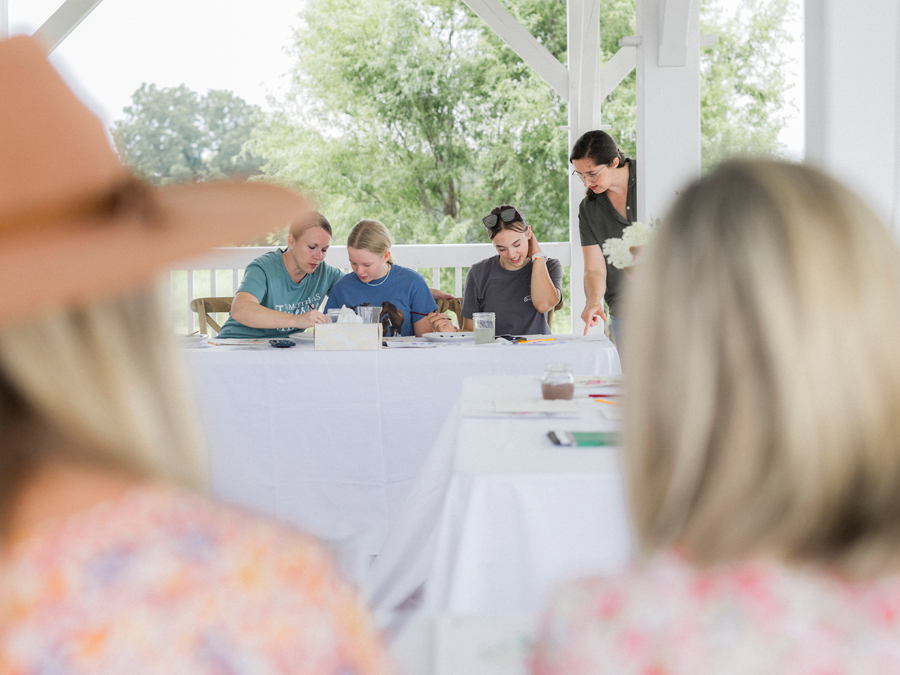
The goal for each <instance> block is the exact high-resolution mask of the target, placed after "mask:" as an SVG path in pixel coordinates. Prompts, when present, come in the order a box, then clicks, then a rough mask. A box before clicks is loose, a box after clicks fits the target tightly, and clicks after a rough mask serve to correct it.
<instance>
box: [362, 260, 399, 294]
mask: <svg viewBox="0 0 900 675" xmlns="http://www.w3.org/2000/svg"><path fill="white" fill-rule="evenodd" d="M392 269H394V266H393V265H391V266H390V267H389V268H388V273H387V274H385V275H384V277H382V279H381V281H379V282H378V283H377V284H373V283H367V284H366V286H368V287H369V288H375V287H376V286H381V284H383V283H384V282H385V281H387V280H388V277H389V276H391V270H392Z"/></svg>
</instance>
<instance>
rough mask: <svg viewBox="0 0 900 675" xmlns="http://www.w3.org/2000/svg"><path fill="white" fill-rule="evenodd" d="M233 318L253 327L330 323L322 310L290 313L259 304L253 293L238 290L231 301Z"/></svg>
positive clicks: (286, 326)
mask: <svg viewBox="0 0 900 675" xmlns="http://www.w3.org/2000/svg"><path fill="white" fill-rule="evenodd" d="M231 318H233V319H234V320H235V321H237V322H238V323H242V324H244V325H245V326H250V327H251V328H309V327H310V326H312V325H313V324H316V323H328V322H329V320H328V317H326V316H325V315H324V314H322V312H319V311H317V310H312V311H311V312H306V313H305V314H288V313H287V312H279V311H278V310H276V309H269V308H268V307H263V306H262V305H261V304H259V298H257V297H256V296H255V295H253V294H252V293H247V292H245V291H238V292H237V294H236V295H235V296H234V301H233V302H232V303H231Z"/></svg>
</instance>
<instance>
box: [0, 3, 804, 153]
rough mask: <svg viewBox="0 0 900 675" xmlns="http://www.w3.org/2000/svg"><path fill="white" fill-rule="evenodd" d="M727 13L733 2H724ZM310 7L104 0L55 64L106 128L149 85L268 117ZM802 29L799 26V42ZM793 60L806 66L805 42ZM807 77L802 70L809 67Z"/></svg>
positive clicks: (45, 10) (21, 14)
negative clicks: (209, 96) (233, 103)
mask: <svg viewBox="0 0 900 675" xmlns="http://www.w3.org/2000/svg"><path fill="white" fill-rule="evenodd" d="M724 1H725V3H726V5H728V4H732V3H733V2H734V0H724ZM8 3H9V25H10V33H11V34H15V33H33V32H34V31H35V30H36V29H37V28H38V27H40V25H41V24H42V23H43V22H44V21H45V20H46V19H47V18H48V17H49V16H50V15H51V14H53V12H54V11H56V9H57V8H58V7H59V6H60V4H62V0H8ZM302 5H303V0H255V1H254V2H249V1H248V0H104V1H103V2H101V3H100V4H99V5H98V6H97V8H96V9H95V10H94V11H93V12H92V13H91V14H90V15H89V16H88V17H87V18H86V19H85V20H84V22H83V23H82V24H81V25H80V26H78V28H76V29H75V30H74V31H73V32H72V33H71V34H70V35H69V36H68V37H67V38H66V39H65V40H64V41H63V42H62V44H61V45H60V46H59V47H58V48H57V50H56V51H55V52H54V54H53V56H52V59H51V60H52V61H53V63H54V65H56V67H57V68H58V69H59V70H60V71H61V72H62V73H63V75H64V76H65V77H66V79H67V80H68V81H69V83H70V85H71V86H72V87H73V88H75V89H76V91H77V93H78V94H79V96H80V97H81V98H82V99H83V100H84V101H85V102H86V103H87V104H88V105H89V106H90V107H91V108H92V109H93V110H94V112H95V113H96V114H97V115H98V116H99V117H100V118H101V119H102V120H103V121H104V123H105V124H106V126H107V127H109V126H111V124H112V121H113V120H116V119H121V118H122V117H123V114H122V108H124V107H125V106H127V105H128V104H129V103H130V102H131V94H132V93H133V92H134V91H135V90H136V89H137V88H138V87H139V86H140V85H141V83H143V82H147V83H153V84H156V85H157V86H159V87H175V86H178V85H180V84H186V85H187V86H188V87H190V88H191V89H193V90H195V91H198V92H200V93H205V92H206V91H207V90H209V89H229V90H231V91H233V92H234V93H235V94H237V95H238V96H240V97H241V98H243V99H244V100H246V101H249V102H251V103H255V104H257V105H260V106H262V107H263V108H264V109H268V108H269V106H268V105H267V97H268V96H269V95H275V96H282V95H283V94H284V92H285V91H286V89H287V87H288V85H289V75H288V74H289V71H290V69H291V64H292V59H291V58H290V57H289V55H288V54H287V52H286V48H287V47H288V46H289V45H290V43H291V35H292V28H293V27H294V26H296V25H297V22H298V20H297V15H298V13H299V11H300V9H301V7H302ZM801 28H802V24H801V23H798V24H797V25H796V26H795V29H796V33H797V35H798V37H799V35H800V31H801ZM791 53H792V55H793V56H794V57H795V58H797V59H802V57H803V49H802V43H801V42H800V41H799V39H798V41H797V43H796V44H795V45H794V46H793V48H792V51H791ZM801 68H802V66H801ZM799 72H800V71H798V72H796V73H794V74H793V76H792V79H793V81H794V82H795V83H796V86H795V88H794V92H793V93H792V96H793V97H794V99H795V101H796V103H797V105H798V106H799V109H800V112H799V113H795V119H794V120H793V122H792V124H790V125H789V127H788V129H786V130H785V131H784V132H783V133H782V136H781V140H782V142H784V143H785V144H786V145H787V146H788V149H789V152H790V154H791V156H792V157H794V158H797V159H799V158H801V157H802V151H803V122H802V112H803V101H802V95H803V87H802V86H801V84H800V75H799Z"/></svg>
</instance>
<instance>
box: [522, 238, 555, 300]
mask: <svg viewBox="0 0 900 675" xmlns="http://www.w3.org/2000/svg"><path fill="white" fill-rule="evenodd" d="M528 233H529V235H530V236H529V238H528V257H529V258H530V257H531V256H533V255H534V254H535V253H541V245H540V244H539V243H538V240H537V237H535V236H534V233H533V232H531V231H530V230H529V232H528ZM559 298H560V295H559V289H558V288H557V287H556V286H554V285H553V279H551V278H550V272H549V271H548V270H547V259H546V258H535V259H534V260H533V261H532V262H531V304H532V305H534V308H535V309H536V310H537V311H539V312H540V313H541V314H546V313H547V312H549V311H550V310H551V309H553V308H554V307H556V305H557V303H558V302H559Z"/></svg>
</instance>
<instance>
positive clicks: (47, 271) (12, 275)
mask: <svg viewBox="0 0 900 675" xmlns="http://www.w3.org/2000/svg"><path fill="white" fill-rule="evenodd" d="M153 192H154V194H155V201H156V204H157V207H158V213H159V217H157V218H154V219H153V220H152V221H149V222H148V221H147V220H146V219H145V218H144V217H143V216H141V215H140V214H139V213H130V214H125V215H121V216H118V217H114V218H103V219H101V218H98V217H93V218H88V217H81V218H78V217H73V218H71V219H60V220H58V221H57V222H54V223H53V226H52V227H51V228H48V229H42V230H41V233H40V235H37V234H24V233H23V234H18V235H16V236H13V237H10V238H6V239H4V240H2V241H0V288H2V289H3V290H4V292H3V293H2V295H0V325H2V324H5V325H9V324H10V323H12V322H17V321H21V320H25V319H28V318H37V317H39V316H41V315H44V314H49V313H53V312H58V311H62V310H67V309H71V308H73V307H77V306H80V305H84V304H87V303H90V302H94V301H100V300H103V299H108V298H112V297H115V296H118V295H121V294H124V293H125V292H127V291H129V290H132V289H134V288H135V287H137V286H139V285H142V284H145V283H147V282H149V281H150V280H152V279H153V278H154V276H155V275H157V274H158V273H159V272H161V271H162V270H165V269H167V268H170V267H171V266H172V265H173V264H174V263H176V262H177V261H180V260H186V259H189V258H191V257H194V256H197V255H198V254H200V253H202V252H204V251H207V250H209V249H210V248H213V247H215V246H222V245H226V244H229V245H238V244H242V243H244V242H246V241H247V240H249V239H251V238H253V237H255V236H259V235H262V234H265V233H267V232H271V231H274V230H275V229H277V228H278V227H281V226H286V225H288V224H289V223H290V222H291V221H293V220H295V219H297V218H302V217H304V216H305V215H308V214H311V213H312V211H311V208H310V206H309V204H308V202H307V201H306V200H305V199H304V198H302V197H300V196H299V195H297V194H295V193H293V192H291V191H290V190H287V189H285V188H281V187H277V186H274V185H268V184H265V183H244V182H230V181H222V182H211V183H191V184H182V185H169V186H165V187H161V188H153Z"/></svg>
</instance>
